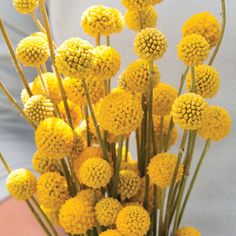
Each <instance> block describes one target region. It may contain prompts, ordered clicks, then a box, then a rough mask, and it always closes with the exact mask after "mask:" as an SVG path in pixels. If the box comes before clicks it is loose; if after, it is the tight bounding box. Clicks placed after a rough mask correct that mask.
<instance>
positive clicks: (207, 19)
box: [182, 12, 220, 47]
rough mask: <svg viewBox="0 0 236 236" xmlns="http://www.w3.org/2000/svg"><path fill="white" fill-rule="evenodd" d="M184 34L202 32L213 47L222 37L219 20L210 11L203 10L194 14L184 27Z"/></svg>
mask: <svg viewBox="0 0 236 236" xmlns="http://www.w3.org/2000/svg"><path fill="white" fill-rule="evenodd" d="M182 34H183V36H186V35H189V34H200V35H201V36H202V37H204V38H205V39H206V40H207V42H208V43H209V44H210V46H211V47H214V46H215V45H216V44H217V42H218V40H219V37H220V24H219V21H218V20H217V19H216V18H215V16H214V15H212V14H211V13H210V12H201V13H198V14H195V15H192V16H191V17H190V18H189V19H188V20H187V21H186V22H185V23H184V25H183V27H182Z"/></svg>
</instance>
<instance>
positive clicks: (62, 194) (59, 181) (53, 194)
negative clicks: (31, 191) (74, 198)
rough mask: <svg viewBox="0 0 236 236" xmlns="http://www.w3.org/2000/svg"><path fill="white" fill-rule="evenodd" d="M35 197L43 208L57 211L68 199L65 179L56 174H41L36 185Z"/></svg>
mask: <svg viewBox="0 0 236 236" xmlns="http://www.w3.org/2000/svg"><path fill="white" fill-rule="evenodd" d="M37 197H38V200H39V202H40V204H42V205H43V206H45V207H47V208H54V209H59V208H60V207H61V205H62V204H63V203H64V202H65V201H66V200H67V199H68V198H69V192H68V190H67V183H66V180H65V178H64V177H63V176H61V175H60V174H58V173H56V172H47V173H44V174H42V175H41V176H40V177H39V179H38V183H37Z"/></svg>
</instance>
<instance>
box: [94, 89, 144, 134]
mask: <svg viewBox="0 0 236 236" xmlns="http://www.w3.org/2000/svg"><path fill="white" fill-rule="evenodd" d="M142 116H143V111H142V106H141V104H140V101H139V99H138V98H137V97H135V96H134V95H132V94H131V93H129V92H122V93H111V94H109V95H107V96H106V97H104V98H103V100H102V101H101V106H100V109H99V112H98V113H97V119H98V122H99V123H100V125H101V127H102V128H103V129H105V130H107V131H109V132H111V133H113V134H115V135H125V134H129V133H131V132H132V131H133V130H135V129H136V128H137V127H138V126H139V125H140V123H141V121H142Z"/></svg>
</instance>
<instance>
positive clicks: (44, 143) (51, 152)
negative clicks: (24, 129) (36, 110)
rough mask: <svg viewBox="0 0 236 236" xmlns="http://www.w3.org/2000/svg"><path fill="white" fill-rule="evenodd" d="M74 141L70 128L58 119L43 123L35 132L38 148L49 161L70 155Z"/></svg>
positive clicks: (53, 118)
mask: <svg viewBox="0 0 236 236" xmlns="http://www.w3.org/2000/svg"><path fill="white" fill-rule="evenodd" d="M73 139H74V135H73V131H72V129H71V128H70V126H69V125H68V124H67V123H65V121H63V120H62V119H59V118H56V117H52V118H48V119H45V120H43V121H41V122H40V123H39V126H38V128H37V130H36V131H35V143H36V146H37V148H38V149H39V150H40V151H41V152H42V153H44V154H45V155H46V156H47V157H48V158H49V159H62V158H64V157H65V156H67V155H69V154H70V153H71V150H72V146H73Z"/></svg>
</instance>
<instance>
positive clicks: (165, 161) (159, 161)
mask: <svg viewBox="0 0 236 236" xmlns="http://www.w3.org/2000/svg"><path fill="white" fill-rule="evenodd" d="M176 162H177V156H176V155H174V154H171V153H167V152H166V153H160V154H158V155H156V156H154V157H153V158H152V159H151V161H150V163H149V165H148V175H149V177H150V181H151V183H153V184H155V185H157V186H159V187H160V188H167V187H169V186H170V185H171V181H172V177H173V175H174V171H175V166H176ZM182 175H183V164H180V166H179V170H178V174H177V177H176V182H178V181H179V180H180V179H181V178H182Z"/></svg>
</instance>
